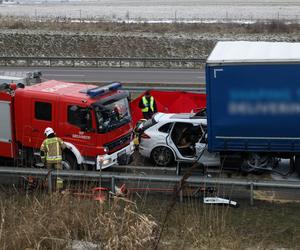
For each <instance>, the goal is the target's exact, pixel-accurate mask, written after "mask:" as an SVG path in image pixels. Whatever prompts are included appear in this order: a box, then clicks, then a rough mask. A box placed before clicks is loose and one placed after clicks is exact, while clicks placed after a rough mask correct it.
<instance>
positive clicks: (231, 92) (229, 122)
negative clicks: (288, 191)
mask: <svg viewBox="0 0 300 250" xmlns="http://www.w3.org/2000/svg"><path fill="white" fill-rule="evenodd" d="M206 86H207V119H208V120H207V125H208V126H207V133H208V134H207V137H208V150H209V151H210V152H219V153H220V156H221V157H223V158H226V157H232V156H238V157H239V158H240V159H242V165H241V167H242V169H243V170H244V171H247V172H256V171H261V170H264V169H272V168H274V167H276V164H277V163H278V159H280V158H288V159H290V162H291V166H292V167H293V168H294V169H295V170H296V171H297V172H298V174H300V43H284V42H247V41H236V42H218V43H217V44H216V46H215V48H214V49H213V51H212V52H211V54H210V56H209V57H208V59H207V63H206Z"/></svg>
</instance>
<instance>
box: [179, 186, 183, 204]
mask: <svg viewBox="0 0 300 250" xmlns="http://www.w3.org/2000/svg"><path fill="white" fill-rule="evenodd" d="M179 201H180V203H182V202H183V192H182V189H181V190H180V191H179Z"/></svg>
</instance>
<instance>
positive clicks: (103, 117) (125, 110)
mask: <svg viewBox="0 0 300 250" xmlns="http://www.w3.org/2000/svg"><path fill="white" fill-rule="evenodd" d="M94 110H95V113H96V119H97V127H98V131H99V133H106V132H108V131H111V130H113V129H116V128H119V127H121V126H122V125H124V124H127V123H129V122H130V121H131V114H130V109H129V104H128V99H127V98H123V99H120V100H117V101H114V102H111V103H108V104H105V105H96V106H95V107H94Z"/></svg>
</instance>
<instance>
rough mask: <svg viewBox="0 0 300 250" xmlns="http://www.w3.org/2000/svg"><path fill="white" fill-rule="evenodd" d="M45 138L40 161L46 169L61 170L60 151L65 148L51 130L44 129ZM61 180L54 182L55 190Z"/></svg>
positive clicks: (59, 185) (58, 187)
mask: <svg viewBox="0 0 300 250" xmlns="http://www.w3.org/2000/svg"><path fill="white" fill-rule="evenodd" d="M44 134H45V136H46V137H47V138H46V139H45V140H44V141H43V143H42V145H41V148H40V150H41V159H42V161H43V162H44V164H45V165H46V167H47V168H48V169H55V170H61V169H62V165H61V161H62V150H63V149H65V148H66V147H67V145H66V144H65V143H64V142H63V140H62V139H60V138H59V137H56V136H55V133H54V130H53V129H52V128H49V127H48V128H46V129H45V132H44ZM61 182H62V180H61V179H60V178H57V179H56V180H55V185H56V190H58V189H60V187H61Z"/></svg>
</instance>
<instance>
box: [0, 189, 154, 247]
mask: <svg viewBox="0 0 300 250" xmlns="http://www.w3.org/2000/svg"><path fill="white" fill-rule="evenodd" d="M155 228H156V223H155V222H154V221H153V219H152V218H151V217H148V216H146V215H144V214H141V213H138V212H137V209H136V207H135V205H134V204H133V203H131V202H124V201H123V200H115V201H114V202H112V203H111V204H109V205H108V204H105V205H100V204H99V203H98V202H96V201H93V200H82V199H76V198H74V197H72V196H70V195H60V194H54V195H51V196H48V195H39V196H35V195H31V196H27V197H26V196H21V195H16V196H12V197H10V198H6V199H2V201H1V203H0V249H2V250H4V249H8V250H12V249H16V250H17V249H72V245H73V246H74V244H78V243H76V242H74V240H79V241H85V242H89V243H93V247H91V246H90V248H83V249H147V248H149V245H151V244H152V241H153V239H154V232H155V230H154V229H155Z"/></svg>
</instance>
